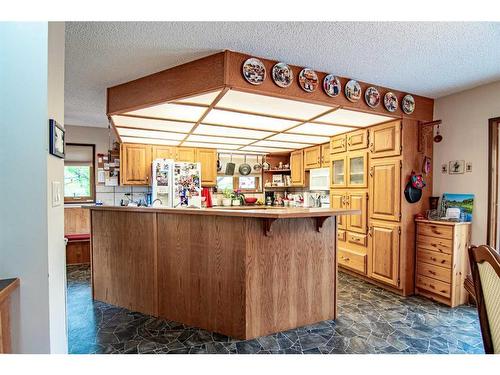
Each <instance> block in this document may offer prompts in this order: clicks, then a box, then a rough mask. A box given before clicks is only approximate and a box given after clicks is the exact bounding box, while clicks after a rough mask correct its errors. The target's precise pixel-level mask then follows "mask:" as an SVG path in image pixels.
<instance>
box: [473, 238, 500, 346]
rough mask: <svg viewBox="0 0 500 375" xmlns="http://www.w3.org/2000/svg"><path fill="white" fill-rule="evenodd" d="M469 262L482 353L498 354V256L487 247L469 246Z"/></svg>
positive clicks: (499, 275)
mask: <svg viewBox="0 0 500 375" xmlns="http://www.w3.org/2000/svg"><path fill="white" fill-rule="evenodd" d="M469 261H470V265H471V270H472V278H473V280H474V288H475V291H476V301H477V310H478V313H479V323H480V324H481V334H482V336H483V344H484V351H485V352H486V353H487V354H495V353H500V255H498V253H497V252H496V251H495V250H494V249H493V248H491V247H490V246H487V245H482V246H477V247H476V246H471V247H470V248H469Z"/></svg>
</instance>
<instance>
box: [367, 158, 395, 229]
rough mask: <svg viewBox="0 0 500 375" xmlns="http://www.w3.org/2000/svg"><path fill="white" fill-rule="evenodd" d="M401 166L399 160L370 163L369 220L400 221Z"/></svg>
mask: <svg viewBox="0 0 500 375" xmlns="http://www.w3.org/2000/svg"><path fill="white" fill-rule="evenodd" d="M401 165H402V163H401V160H400V159H399V158H398V159H395V158H387V159H386V158H384V159H377V160H372V161H371V162H370V183H369V191H370V218H372V219H381V220H391V221H399V220H401Z"/></svg>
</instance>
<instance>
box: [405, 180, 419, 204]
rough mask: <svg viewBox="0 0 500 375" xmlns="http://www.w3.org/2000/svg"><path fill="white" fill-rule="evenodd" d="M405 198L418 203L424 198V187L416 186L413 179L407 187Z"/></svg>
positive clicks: (409, 201)
mask: <svg viewBox="0 0 500 375" xmlns="http://www.w3.org/2000/svg"><path fill="white" fill-rule="evenodd" d="M405 198H406V200H407V201H408V203H416V202H418V201H419V200H420V198H422V189H417V188H414V187H413V185H412V183H411V181H408V183H407V184H406V187H405Z"/></svg>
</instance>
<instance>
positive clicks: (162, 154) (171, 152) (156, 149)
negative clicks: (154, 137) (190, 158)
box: [152, 146, 175, 160]
mask: <svg viewBox="0 0 500 375" xmlns="http://www.w3.org/2000/svg"><path fill="white" fill-rule="evenodd" d="M152 153H153V157H152V160H155V159H174V158H175V147H169V146H153V151H152Z"/></svg>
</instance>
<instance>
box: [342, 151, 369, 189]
mask: <svg viewBox="0 0 500 375" xmlns="http://www.w3.org/2000/svg"><path fill="white" fill-rule="evenodd" d="M346 171H347V178H346V184H347V187H350V188H363V187H368V178H367V174H368V173H367V172H368V153H367V152H366V151H353V152H348V153H347V155H346Z"/></svg>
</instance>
